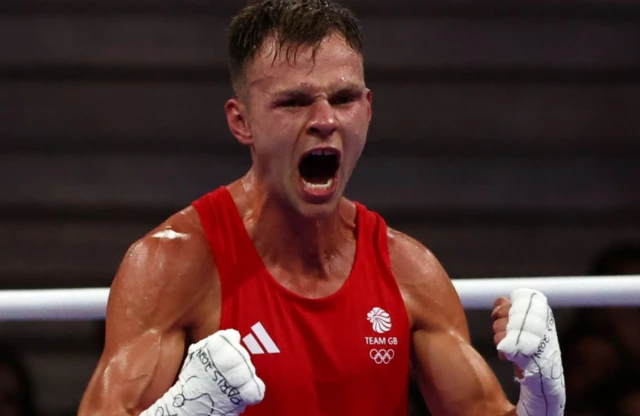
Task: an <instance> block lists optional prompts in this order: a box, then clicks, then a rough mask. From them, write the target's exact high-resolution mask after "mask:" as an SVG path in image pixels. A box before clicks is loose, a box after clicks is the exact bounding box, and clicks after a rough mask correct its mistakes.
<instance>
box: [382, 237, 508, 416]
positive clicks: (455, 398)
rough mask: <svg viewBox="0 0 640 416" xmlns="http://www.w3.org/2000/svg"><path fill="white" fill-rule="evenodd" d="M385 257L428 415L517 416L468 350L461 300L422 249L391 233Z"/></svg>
mask: <svg viewBox="0 0 640 416" xmlns="http://www.w3.org/2000/svg"><path fill="white" fill-rule="evenodd" d="M389 252H390V258H391V266H392V269H393V273H394V275H395V276H396V279H397V280H398V284H399V285H400V290H401V292H402V295H403V297H404V300H405V305H406V306H407V311H408V313H409V318H410V321H411V325H412V367H413V369H414V371H415V373H416V375H417V378H418V383H419V385H420V389H421V391H422V394H423V396H424V398H425V401H426V403H427V405H428V406H429V410H430V411H431V413H433V414H434V415H437V416H444V415H469V416H475V415H477V416H493V415H495V416H502V415H515V414H516V413H515V408H514V406H513V405H512V404H511V403H509V401H508V400H507V398H506V397H505V395H504V392H503V391H502V388H501V386H500V384H499V383H498V381H497V379H496V377H495V375H494V374H493V372H492V371H491V369H490V368H489V366H488V365H487V364H486V362H485V361H484V359H483V358H482V357H481V356H480V354H478V352H477V351H476V350H475V349H474V348H473V347H472V346H471V343H470V337H469V329H468V327H467V321H466V318H465V314H464V310H463V309H462V305H461V303H460V299H459V298H458V295H457V293H456V291H455V288H454V287H453V285H452V283H451V280H450V279H449V277H448V276H447V274H446V272H445V271H444V270H443V268H442V267H441V266H440V264H439V262H438V261H437V260H436V259H435V257H434V256H433V255H432V254H431V253H430V252H429V251H428V250H427V249H426V248H425V247H423V246H422V245H421V244H420V243H418V242H417V241H415V240H413V239H411V238H409V237H407V236H406V235H404V234H401V233H399V232H396V231H393V230H390V231H389Z"/></svg>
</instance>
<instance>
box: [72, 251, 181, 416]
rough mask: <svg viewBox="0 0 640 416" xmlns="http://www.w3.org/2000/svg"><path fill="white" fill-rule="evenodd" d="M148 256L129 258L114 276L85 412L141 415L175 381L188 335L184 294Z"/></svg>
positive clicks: (140, 254) (133, 255) (140, 255)
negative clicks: (104, 331) (177, 289)
mask: <svg viewBox="0 0 640 416" xmlns="http://www.w3.org/2000/svg"><path fill="white" fill-rule="evenodd" d="M128 254H129V253H128ZM146 254H148V253H146V252H142V253H133V254H130V255H128V256H127V257H125V260H124V261H123V264H122V265H121V267H120V270H119V271H118V274H117V275H116V278H115V279H114V282H113V285H112V287H111V291H110V294H109V302H108V305H107V320H106V339H105V347H104V350H103V353H102V356H101V358H100V361H99V363H98V366H97V368H96V370H95V372H94V374H93V377H92V378H91V381H90V383H89V386H88V388H87V390H86V392H85V395H84V397H83V401H82V405H81V407H80V413H79V414H80V415H96V414H101V415H128V414H134V415H137V414H138V413H139V412H140V411H142V410H145V409H146V408H148V407H149V406H150V405H152V404H153V403H154V402H155V401H156V400H157V399H158V398H160V397H161V396H162V395H163V394H164V393H165V392H166V391H167V390H168V389H169V388H170V387H171V386H172V385H173V383H174V382H175V378H176V375H177V374H178V371H179V369H180V364H181V363H182V360H183V355H184V351H185V338H186V335H185V333H186V332H185V329H184V323H183V322H181V318H182V316H183V310H182V307H181V306H180V304H179V298H180V296H176V293H175V288H174V287H172V285H171V284H170V282H167V281H164V282H163V281H162V279H163V276H162V275H163V273H162V271H161V270H157V268H156V267H155V265H156V264H158V261H157V260H158V259H157V258H154V259H151V260H153V261H151V262H150V261H149V259H147V258H145V255H146ZM155 254H157V253H155ZM171 294H173V296H169V295H171Z"/></svg>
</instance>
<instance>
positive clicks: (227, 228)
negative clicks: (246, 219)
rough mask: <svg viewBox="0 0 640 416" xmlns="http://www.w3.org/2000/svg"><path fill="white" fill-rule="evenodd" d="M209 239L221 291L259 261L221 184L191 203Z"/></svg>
mask: <svg viewBox="0 0 640 416" xmlns="http://www.w3.org/2000/svg"><path fill="white" fill-rule="evenodd" d="M192 205H193V207H194V208H195V210H196V211H197V213H198V216H199V217H200V222H201V224H202V227H203V228H204V232H205V234H206V236H207V239H208V240H209V245H210V247H211V252H212V254H213V259H214V261H215V264H216V268H217V269H218V274H219V276H220V282H221V284H222V286H223V291H224V292H225V293H229V290H228V289H231V288H232V286H237V285H238V284H240V283H241V280H242V279H239V278H238V277H240V276H251V274H252V273H254V272H255V270H256V268H260V266H261V262H260V261H258V259H255V258H254V257H253V256H252V254H253V253H254V251H255V250H254V249H253V247H251V246H248V245H249V244H251V242H250V240H249V239H248V238H247V236H246V231H245V227H244V223H243V222H242V218H241V217H240V215H239V213H238V209H237V207H236V204H235V202H234V201H233V198H232V196H231V193H230V192H229V190H228V189H227V188H226V187H225V186H222V187H220V188H218V189H216V190H215V191H212V192H210V193H208V194H206V195H204V196H202V197H201V198H199V199H197V200H196V201H194V202H193V203H192Z"/></svg>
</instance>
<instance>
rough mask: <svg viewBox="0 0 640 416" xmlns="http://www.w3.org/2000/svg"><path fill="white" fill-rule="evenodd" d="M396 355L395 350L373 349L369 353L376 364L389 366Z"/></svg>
mask: <svg viewBox="0 0 640 416" xmlns="http://www.w3.org/2000/svg"><path fill="white" fill-rule="evenodd" d="M395 355H396V353H395V351H393V350H376V349H373V350H371V351H369V357H371V359H372V360H373V361H374V362H375V363H376V364H389V363H390V362H391V360H393V357H394V356H395Z"/></svg>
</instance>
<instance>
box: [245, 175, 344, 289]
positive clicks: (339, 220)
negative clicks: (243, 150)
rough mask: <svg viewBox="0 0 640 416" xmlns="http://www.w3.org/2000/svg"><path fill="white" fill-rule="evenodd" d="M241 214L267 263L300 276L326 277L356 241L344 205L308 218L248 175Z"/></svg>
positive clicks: (254, 177)
mask: <svg viewBox="0 0 640 416" xmlns="http://www.w3.org/2000/svg"><path fill="white" fill-rule="evenodd" d="M241 184H242V193H243V194H244V197H245V200H244V203H241V205H243V207H241V208H240V212H241V214H242V216H243V218H244V220H245V225H246V226H247V231H248V232H249V235H250V236H251V239H252V240H253V243H254V245H255V247H256V249H257V250H258V252H259V253H260V255H261V257H262V259H263V261H264V262H265V264H267V265H269V266H272V267H275V268H278V269H283V271H284V272H290V273H296V274H300V275H309V274H312V275H316V276H318V277H327V275H328V274H330V272H331V270H329V268H330V266H331V264H334V263H336V260H339V258H340V257H342V256H343V255H344V254H345V245H347V244H345V243H346V242H348V241H350V240H351V241H353V239H354V234H353V228H354V221H353V218H354V216H350V215H349V212H350V211H351V212H352V210H350V209H349V203H348V202H346V201H345V202H342V201H341V203H340V204H339V205H338V208H337V209H336V210H335V211H334V212H332V213H331V214H330V215H328V216H327V217H323V218H306V217H304V216H302V215H300V214H299V213H298V212H296V211H295V210H294V209H293V208H292V207H291V206H290V205H289V204H287V203H286V202H285V201H283V200H282V199H281V198H280V197H279V196H277V195H273V194H271V193H269V192H268V189H267V187H265V186H264V185H263V184H261V183H260V181H259V180H258V179H257V178H256V176H255V175H254V174H253V173H252V172H249V174H247V175H246V176H245V177H244V178H243V179H242V180H241Z"/></svg>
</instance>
